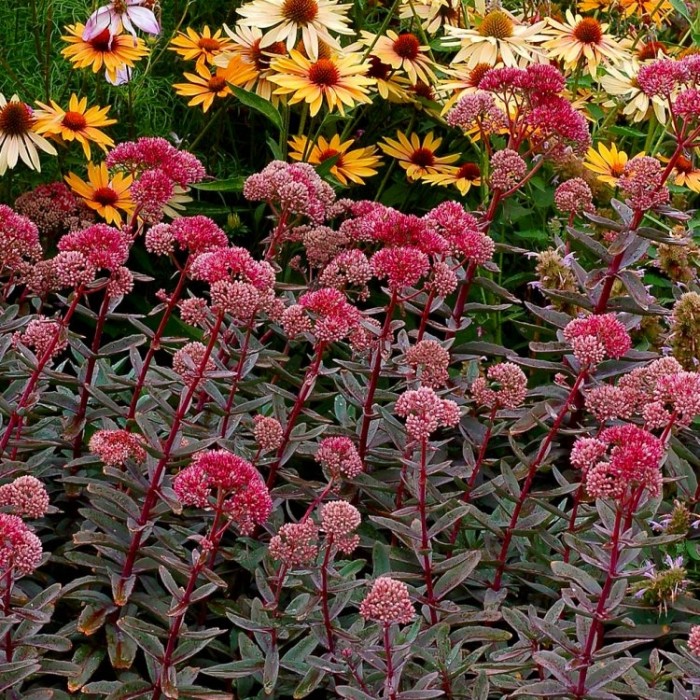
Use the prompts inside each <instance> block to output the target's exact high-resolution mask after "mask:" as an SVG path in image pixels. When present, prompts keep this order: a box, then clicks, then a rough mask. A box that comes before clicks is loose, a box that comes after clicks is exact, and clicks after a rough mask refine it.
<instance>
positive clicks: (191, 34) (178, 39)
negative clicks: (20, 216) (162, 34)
mask: <svg viewBox="0 0 700 700" xmlns="http://www.w3.org/2000/svg"><path fill="white" fill-rule="evenodd" d="M221 34H222V30H221V29H217V30H216V32H214V34H212V33H211V29H209V27H207V26H205V27H204V28H203V29H202V32H201V34H200V33H198V32H196V31H195V30H194V29H192V28H191V27H187V28H186V29H185V31H184V32H178V33H177V34H176V35H175V38H174V39H173V40H172V41H171V42H170V46H169V47H168V48H169V49H170V51H174V52H175V53H176V54H177V55H178V56H182V58H184V59H185V60H186V61H197V65H198V66H204V65H207V64H212V63H214V59H215V58H216V57H217V56H218V55H219V54H221V53H223V52H224V51H227V50H228V49H230V48H231V46H232V44H231V40H230V39H228V38H227V37H225V36H222V35H221Z"/></svg>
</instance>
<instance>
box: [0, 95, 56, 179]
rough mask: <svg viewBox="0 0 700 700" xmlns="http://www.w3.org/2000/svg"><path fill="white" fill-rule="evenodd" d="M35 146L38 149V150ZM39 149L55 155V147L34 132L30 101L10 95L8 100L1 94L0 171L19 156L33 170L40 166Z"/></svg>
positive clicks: (11, 164)
mask: <svg viewBox="0 0 700 700" xmlns="http://www.w3.org/2000/svg"><path fill="white" fill-rule="evenodd" d="M37 149H38V150H37ZM39 150H41V151H44V153H48V154H49V155H52V156H55V155H56V149H55V148H54V147H53V146H52V145H51V144H50V143H49V142H48V141H47V140H46V139H45V138H44V137H43V136H41V135H40V134H38V133H37V132H36V119H35V116H34V113H33V112H32V109H31V107H30V106H29V105H27V104H25V103H24V102H21V101H20V99H19V97H17V95H13V96H12V97H11V98H10V100H9V102H8V101H7V99H6V98H5V96H4V95H3V94H0V175H4V174H5V172H6V171H7V169H8V168H10V169H12V168H14V167H15V166H16V165H17V163H18V162H19V161H20V160H21V161H22V162H23V163H24V164H25V165H26V166H27V167H28V168H31V169H32V170H39V171H40V170H41V163H40V162H39Z"/></svg>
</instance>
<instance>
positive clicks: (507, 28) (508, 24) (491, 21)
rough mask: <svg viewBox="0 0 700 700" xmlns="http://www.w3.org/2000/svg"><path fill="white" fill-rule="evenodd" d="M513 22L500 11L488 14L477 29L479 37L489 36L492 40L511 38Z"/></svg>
mask: <svg viewBox="0 0 700 700" xmlns="http://www.w3.org/2000/svg"><path fill="white" fill-rule="evenodd" d="M514 26H515V25H514V24H513V20H512V19H511V18H510V17H508V15H507V14H506V13H505V12H501V10H494V11H493V12H489V13H488V14H487V15H486V17H484V21H483V22H482V23H481V26H480V27H479V34H481V36H491V37H493V38H494V39H508V38H509V37H511V36H513V27H514Z"/></svg>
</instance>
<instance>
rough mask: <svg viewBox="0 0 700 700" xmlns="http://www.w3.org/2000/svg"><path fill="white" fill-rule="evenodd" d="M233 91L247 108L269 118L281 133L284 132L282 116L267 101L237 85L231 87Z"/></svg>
mask: <svg viewBox="0 0 700 700" xmlns="http://www.w3.org/2000/svg"><path fill="white" fill-rule="evenodd" d="M231 91H232V92H233V94H234V95H235V96H236V97H237V98H238V99H239V100H240V101H241V102H242V103H243V104H244V105H245V106H246V107H249V108H250V109H252V110H254V111H256V112H260V114H262V115H263V116H264V117H267V118H268V119H269V120H270V121H271V122H272V123H273V124H274V125H275V126H276V127H277V129H278V130H279V131H282V116H281V115H280V113H279V112H278V111H277V110H276V109H275V108H274V107H273V106H272V105H271V104H270V103H269V102H268V101H267V100H265V99H263V98H262V97H260V96H259V95H256V94H255V93H254V92H249V91H248V90H244V89H243V88H239V87H236V86H235V85H232V86H231Z"/></svg>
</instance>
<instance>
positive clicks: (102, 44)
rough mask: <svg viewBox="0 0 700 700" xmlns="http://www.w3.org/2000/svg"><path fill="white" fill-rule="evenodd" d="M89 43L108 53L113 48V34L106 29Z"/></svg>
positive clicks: (97, 49)
mask: <svg viewBox="0 0 700 700" xmlns="http://www.w3.org/2000/svg"><path fill="white" fill-rule="evenodd" d="M87 43H88V44H90V46H92V48H93V49H94V50H95V51H99V52H100V53H108V52H109V51H111V50H112V35H111V34H110V33H109V29H104V30H103V31H101V32H100V33H99V34H98V35H97V36H94V37H92V39H90V41H88V42H87Z"/></svg>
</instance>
